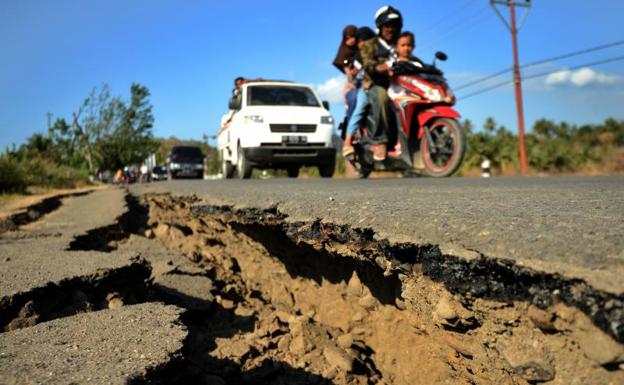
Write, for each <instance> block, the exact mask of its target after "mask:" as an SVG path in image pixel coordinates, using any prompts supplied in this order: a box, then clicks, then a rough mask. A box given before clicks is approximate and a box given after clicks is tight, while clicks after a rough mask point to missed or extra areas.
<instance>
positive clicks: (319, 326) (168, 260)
mask: <svg viewBox="0 0 624 385" xmlns="http://www.w3.org/2000/svg"><path fill="white" fill-rule="evenodd" d="M128 203H129V205H130V211H129V212H128V213H126V214H124V215H123V216H122V217H120V218H119V219H118V223H117V224H116V225H114V226H106V227H104V228H101V229H93V230H91V231H89V232H88V233H86V234H84V235H82V236H78V237H76V238H75V239H74V240H73V241H72V246H71V247H73V248H74V249H75V250H100V251H105V252H114V251H116V250H121V249H123V250H124V252H128V251H129V250H134V251H135V252H137V253H138V254H139V257H140V258H141V261H143V262H141V263H142V264H144V265H145V266H147V267H148V268H149V269H150V270H151V272H152V277H151V278H150V279H148V280H146V281H145V282H144V285H145V287H144V290H145V291H144V294H142V295H141V296H140V298H139V299H137V298H134V299H133V300H129V298H111V299H108V298H107V299H106V300H107V301H108V307H110V308H114V307H118V306H124V308H125V307H126V306H127V305H129V304H131V303H133V302H136V301H137V300H138V301H139V302H165V303H167V304H171V305H176V306H178V307H181V308H183V309H185V311H184V313H183V315H182V316H181V322H182V323H183V324H184V327H185V328H186V330H187V331H188V336H187V338H186V339H185V341H184V347H183V349H182V352H181V354H178V355H175V356H172V357H171V360H170V361H169V362H167V363H166V364H163V365H160V366H158V367H154V368H151V369H150V370H148V371H147V373H146V374H145V375H143V376H140V377H136V378H133V379H132V380H131V383H135V384H177V383H196V384H239V383H248V384H257V383H261V384H298V383H299V384H307V383H329V384H336V385H342V384H527V383H548V384H624V365H623V363H624V345H623V344H622V342H623V336H622V327H624V326H623V325H622V322H623V321H624V317H623V316H622V301H623V298H621V296H617V295H613V294H607V293H603V292H600V291H597V290H594V289H592V288H591V287H588V286H587V285H586V284H584V283H583V282H582V281H578V280H575V281H565V280H562V279H561V278H560V277H554V276H550V275H543V274H539V273H537V272H532V271H528V270H525V269H520V268H518V267H516V266H513V265H508V264H506V263H504V262H501V261H489V260H483V257H481V258H479V257H476V259H475V260H473V261H470V263H468V262H461V261H458V260H456V259H454V258H453V256H448V255H442V254H440V250H439V249H437V248H436V247H435V246H434V245H413V244H398V245H397V244H389V243H388V242H386V241H383V240H377V239H375V237H374V233H373V232H372V230H370V229H359V228H350V227H347V226H332V225H330V224H326V223H325V224H324V223H320V222H309V223H304V222H300V223H290V222H288V221H286V218H284V216H283V215H282V214H280V213H279V212H278V211H277V210H264V211H263V210H254V209H241V210H234V209H232V208H230V207H227V206H206V205H202V204H201V203H200V202H198V201H196V200H195V199H193V198H179V197H172V196H170V195H167V194H152V195H145V196H141V197H137V198H133V197H129V198H128ZM138 245H142V246H141V247H139V246H138ZM163 245H164V248H166V249H167V251H166V252H162V253H161V252H160V251H157V250H159V248H163ZM159 253H160V254H159ZM167 253H170V254H167ZM171 255H181V256H183V257H182V261H180V260H177V259H175V258H174V257H171ZM85 284H89V282H85ZM119 289H121V288H119ZM113 290H114V288H110V289H107V291H113ZM141 290H143V289H141ZM118 291H119V292H120V293H121V295H122V297H123V296H124V294H123V290H118ZM141 292H142V293H143V291H141ZM135 297H136V296H135ZM104 306H106V304H104ZM84 308H85V310H84V311H90V310H93V309H90V308H89V307H88V306H86V307H84ZM18 318H19V317H18ZM45 319H47V318H46V317H42V320H45ZM14 321H15V320H14ZM14 324H19V322H14ZM9 330H10V329H7V331H9ZM9 333H10V331H9ZM0 358H1V357H0ZM0 383H2V381H1V379H0Z"/></svg>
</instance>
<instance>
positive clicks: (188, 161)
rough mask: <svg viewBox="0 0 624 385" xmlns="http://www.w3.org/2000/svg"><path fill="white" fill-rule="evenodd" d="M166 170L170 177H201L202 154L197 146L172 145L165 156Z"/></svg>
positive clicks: (202, 169) (202, 171)
mask: <svg viewBox="0 0 624 385" xmlns="http://www.w3.org/2000/svg"><path fill="white" fill-rule="evenodd" d="M167 171H168V175H169V177H170V178H171V179H175V178H180V177H189V178H198V179H203V177H204V154H203V153H202V151H201V149H200V148H199V147H197V146H174V147H173V148H172V149H171V152H170V153H169V156H168V157H167Z"/></svg>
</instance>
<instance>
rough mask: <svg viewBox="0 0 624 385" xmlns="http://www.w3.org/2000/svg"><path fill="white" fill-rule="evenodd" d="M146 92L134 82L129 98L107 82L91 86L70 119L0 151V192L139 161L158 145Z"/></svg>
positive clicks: (74, 180)
mask: <svg viewBox="0 0 624 385" xmlns="http://www.w3.org/2000/svg"><path fill="white" fill-rule="evenodd" d="M149 95H150V93H149V90H148V89H147V87H145V86H142V85H140V84H136V83H135V84H132V86H131V87H130V98H129V100H127V101H126V100H124V99H123V98H122V97H120V96H112V95H111V93H110V89H109V87H108V85H106V84H104V85H103V86H102V87H101V88H100V89H97V88H94V89H93V91H92V92H91V94H90V95H89V96H88V97H87V98H86V99H85V100H84V102H83V103H82V104H81V105H80V106H79V107H78V109H77V110H76V111H75V112H74V113H73V114H72V117H71V119H65V118H58V119H56V121H55V122H54V124H53V125H52V126H51V127H50V128H49V129H48V132H47V134H34V135H32V136H31V137H30V138H28V140H27V141H26V143H25V144H22V145H21V146H19V148H16V147H15V146H13V148H11V149H9V148H6V149H5V150H4V152H3V153H2V154H1V155H0V192H2V193H3V192H12V193H24V192H26V190H27V189H28V188H29V187H32V186H41V187H54V188H59V187H75V186H76V185H78V184H84V183H87V181H88V180H89V176H92V177H97V176H98V175H99V174H101V173H103V172H105V171H114V170H116V169H119V168H122V167H123V166H125V165H129V164H136V163H140V162H142V161H143V160H144V159H145V158H146V157H147V156H148V155H149V154H152V153H154V152H155V151H156V150H157V149H158V147H159V146H160V145H159V143H158V141H157V140H156V139H154V137H153V135H152V128H153V124H154V116H153V114H152V106H151V104H150V103H149V100H148V98H149Z"/></svg>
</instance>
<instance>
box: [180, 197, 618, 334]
mask: <svg viewBox="0 0 624 385" xmlns="http://www.w3.org/2000/svg"><path fill="white" fill-rule="evenodd" d="M189 204H192V207H191V211H192V213H193V214H194V215H196V216H197V217H200V218H201V217H202V216H204V215H211V216H215V215H217V216H219V217H220V218H221V219H222V221H224V222H225V223H228V224H242V225H259V226H265V227H267V226H268V227H272V228H273V229H274V230H277V231H280V232H283V233H284V234H285V235H286V236H288V238H290V239H291V240H292V241H293V242H295V243H301V242H303V243H307V244H309V245H311V246H312V247H314V248H316V249H317V250H318V249H324V250H325V251H327V252H330V253H333V254H337V255H340V256H350V257H355V258H357V259H360V260H365V261H368V262H371V263H374V264H376V265H377V266H379V267H380V268H381V269H383V271H384V275H393V274H396V275H398V276H399V278H401V277H402V276H412V275H414V274H423V275H425V276H427V277H429V278H430V279H432V280H433V281H437V282H441V283H443V284H444V285H445V286H446V287H447V289H448V290H449V291H450V292H452V293H454V294H455V293H458V294H461V295H462V296H464V298H466V299H467V300H470V299H474V298H484V299H491V300H496V301H503V302H510V301H523V302H527V303H529V304H532V305H535V306H536V307H538V308H541V309H545V308H547V307H548V306H550V305H553V304H555V303H558V302H563V303H565V304H566V305H569V306H573V307H576V308H578V309H579V310H581V311H582V312H583V313H585V314H586V315H587V316H589V317H590V318H591V320H592V321H593V323H594V324H595V325H596V326H597V327H599V328H600V329H601V330H603V331H604V332H605V333H607V334H609V335H610V336H612V337H613V338H614V339H615V340H616V341H618V342H620V343H623V342H624V295H615V294H611V293H606V292H603V291H600V290H597V289H594V288H592V287H591V286H590V285H588V284H587V283H586V282H585V281H583V280H581V279H570V278H566V277H563V276H561V275H559V274H549V273H543V272H538V271H535V270H532V269H530V268H527V267H522V266H519V265H518V264H516V263H515V262H514V261H512V260H502V259H496V258H490V257H488V256H486V255H483V254H480V255H479V257H477V258H473V259H471V260H466V259H463V258H460V257H457V256H454V255H448V254H445V253H443V252H442V250H441V248H440V247H439V246H437V245H429V244H425V245H418V244H412V243H398V244H391V243H390V242H389V241H388V240H386V239H382V240H377V239H375V238H374V235H375V233H374V231H373V230H372V229H368V228H365V229H361V228H352V227H350V226H348V225H337V224H333V223H325V222H322V221H321V220H320V219H317V220H315V221H312V222H288V221H286V217H287V216H286V215H285V214H283V213H280V212H279V211H278V210H277V208H275V207H273V208H269V209H266V210H262V209H257V208H242V209H234V208H233V207H231V206H213V205H203V204H199V203H197V201H196V199H193V198H191V199H190V202H189Z"/></svg>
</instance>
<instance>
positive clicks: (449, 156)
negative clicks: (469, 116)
mask: <svg viewBox="0 0 624 385" xmlns="http://www.w3.org/2000/svg"><path fill="white" fill-rule="evenodd" d="M425 129H426V130H428V131H429V134H430V136H431V142H429V140H428V138H427V136H426V135H425V136H423V138H422V139H421V141H420V153H421V154H422V160H423V164H424V166H425V169H424V171H425V174H427V175H429V176H433V177H446V176H451V175H452V174H453V173H454V172H455V171H457V169H458V168H459V166H460V165H461V162H462V160H463V159H464V152H465V151H466V138H465V136H464V130H463V129H462V128H461V126H460V125H459V123H458V122H457V121H456V120H454V119H447V118H440V119H435V120H433V121H432V122H431V123H430V124H429V125H428V126H427V127H425Z"/></svg>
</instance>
